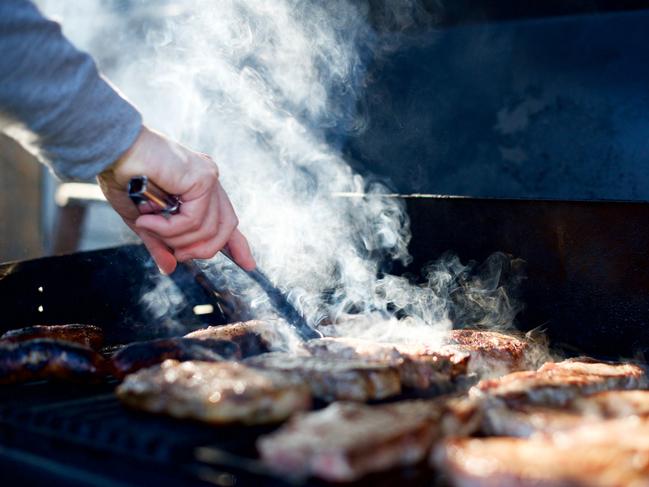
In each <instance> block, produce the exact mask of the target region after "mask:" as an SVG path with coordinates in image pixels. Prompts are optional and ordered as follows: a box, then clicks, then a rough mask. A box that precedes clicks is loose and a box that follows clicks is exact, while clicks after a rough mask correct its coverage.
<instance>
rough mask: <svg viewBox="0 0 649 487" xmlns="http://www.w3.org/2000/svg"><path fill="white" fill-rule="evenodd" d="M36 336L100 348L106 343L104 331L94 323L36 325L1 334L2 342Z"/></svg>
mask: <svg viewBox="0 0 649 487" xmlns="http://www.w3.org/2000/svg"><path fill="white" fill-rule="evenodd" d="M35 338H51V339H53V340H62V341H66V342H74V343H78V344H80V345H84V346H86V347H90V348H92V349H94V350H99V349H100V348H101V346H102V345H103V343H104V332H103V331H102V329H101V328H99V327H98V326H93V325H51V326H48V325H35V326H28V327H26V328H18V329H16V330H9V331H8V332H6V333H5V334H3V335H2V336H0V342H11V343H17V342H24V341H27V340H34V339H35Z"/></svg>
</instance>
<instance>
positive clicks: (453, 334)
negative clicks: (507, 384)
mask: <svg viewBox="0 0 649 487" xmlns="http://www.w3.org/2000/svg"><path fill="white" fill-rule="evenodd" d="M456 349H459V350H461V351H464V352H466V353H469V354H470V355H471V359H470V362H469V371H470V372H475V373H478V374H479V375H481V376H489V377H494V376H497V375H503V374H506V373H509V372H514V371H518V370H525V369H528V368H530V367H531V366H532V364H531V359H530V356H529V355H530V353H531V351H532V345H531V343H530V342H528V341H526V340H523V339H520V338H517V337H515V336H511V335H505V334H503V333H498V332H495V331H483V330H451V331H450V333H449V335H448V345H446V346H445V347H443V348H442V350H443V351H447V352H448V351H452V350H456Z"/></svg>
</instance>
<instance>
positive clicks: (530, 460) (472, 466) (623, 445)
mask: <svg viewBox="0 0 649 487" xmlns="http://www.w3.org/2000/svg"><path fill="white" fill-rule="evenodd" d="M647 438H649V425H648V424H647V422H646V421H645V420H640V419H639V418H628V419H625V420H610V421H602V422H599V423H596V424H592V425H591V424H589V425H585V426H583V427H580V428H578V429H576V430H573V431H571V432H570V434H560V435H557V436H556V437H555V438H552V437H547V438H535V439H531V440H524V439H520V438H487V439H450V440H447V441H445V442H444V443H443V444H442V445H440V447H438V448H437V449H436V451H435V454H434V455H433V456H432V458H431V461H432V463H434V464H435V465H436V466H437V467H438V468H440V469H441V470H443V471H444V472H445V473H446V474H447V476H448V477H449V478H450V479H451V481H452V483H453V485H461V486H469V485H470V486H489V487H491V486H493V487H496V486H501V485H508V486H514V485H516V486H523V487H526V486H530V487H531V486H535V487H538V486H540V485H542V486H544V487H554V486H556V487H559V486H568V485H569V486H577V487H581V486H583V487H586V486H598V487H622V486H637V487H640V486H647V485H649V480H648V478H649V441H648V440H647Z"/></svg>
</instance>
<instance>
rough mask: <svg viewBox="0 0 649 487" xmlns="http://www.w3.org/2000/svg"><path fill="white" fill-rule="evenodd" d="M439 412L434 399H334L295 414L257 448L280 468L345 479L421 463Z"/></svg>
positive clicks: (337, 479)
mask: <svg viewBox="0 0 649 487" xmlns="http://www.w3.org/2000/svg"><path fill="white" fill-rule="evenodd" d="M440 413H441V411H440V409H439V407H438V405H437V404H436V403H434V402H431V401H403V402H398V403H393V404H387V405H381V406H367V405H364V404H358V403H346V402H336V403H333V404H331V405H330V406H328V407H327V408H325V409H322V410H320V411H316V412H311V413H306V414H302V415H298V416H296V417H294V418H293V419H291V420H290V421H289V422H288V423H287V424H286V425H284V426H282V427H281V428H280V429H279V430H278V431H276V432H274V433H272V434H270V435H268V436H265V437H262V438H260V439H259V440H258V442H257V447H258V449H259V452H260V454H261V457H262V460H263V461H264V463H266V464H267V465H268V466H269V467H270V468H272V469H275V470H277V471H278V472H280V473H284V474H293V475H302V476H306V475H313V476H315V477H320V478H322V479H325V480H328V481H333V482H346V481H351V480H355V479H358V478H359V477H361V476H363V475H364V474H366V473H369V472H376V471H381V470H387V469H390V468H393V467H397V466H404V465H412V464H415V463H417V462H419V461H420V460H421V459H422V458H424V457H425V455H426V453H427V452H428V451H429V449H430V446H431V445H432V443H433V441H434V440H435V438H436V436H437V434H438V427H437V422H438V418H439V415H440Z"/></svg>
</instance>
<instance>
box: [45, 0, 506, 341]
mask: <svg viewBox="0 0 649 487" xmlns="http://www.w3.org/2000/svg"><path fill="white" fill-rule="evenodd" d="M38 3H39V4H40V6H41V7H42V8H43V9H44V10H45V12H46V13H48V14H50V15H55V16H58V17H60V18H61V20H62V23H63V27H64V31H65V33H66V34H67V35H68V36H70V37H71V38H72V39H73V41H75V42H77V43H78V44H79V45H80V47H82V48H85V49H87V50H89V51H90V52H91V53H92V54H93V55H94V56H95V57H96V58H97V59H98V60H99V63H100V66H101V67H102V69H103V70H104V71H105V72H106V73H107V75H108V77H109V78H110V79H111V80H112V81H113V82H114V83H115V84H116V85H117V86H118V87H119V88H120V90H122V91H123V92H124V93H125V94H126V96H127V97H128V98H129V99H130V100H132V101H133V102H134V104H135V105H136V106H138V107H139V109H140V110H141V111H142V113H143V115H144V118H145V122H146V123H147V124H148V125H150V126H152V127H154V128H156V129H159V130H161V131H163V132H165V133H167V134H168V135H170V136H171V137H173V138H174V139H177V140H179V141H181V142H183V143H185V144H186V145H188V146H190V147H192V148H194V149H196V150H199V151H202V152H205V153H208V154H210V155H212V156H213V158H214V159H215V161H216V162H217V164H218V165H219V167H220V172H221V174H222V183H223V185H224V187H225V189H226V190H227V191H228V193H229V195H230V196H231V199H232V201H233V204H234V206H235V208H236V210H237V212H238V215H239V219H240V221H241V230H242V231H243V233H244V234H245V235H246V236H247V237H248V238H249V240H250V243H251V246H252V248H253V251H254V253H255V256H256V258H257V261H258V263H259V266H260V268H261V269H263V270H264V272H266V273H267V274H268V275H269V276H271V278H272V280H273V281H274V282H275V283H277V284H278V285H279V286H280V287H281V288H282V289H284V290H285V291H286V292H288V293H289V295H290V297H291V298H292V300H293V301H294V302H295V303H296V305H297V306H298V307H299V308H300V310H302V312H303V313H304V314H305V315H306V316H307V318H308V320H309V321H310V322H311V323H312V324H314V325H316V324H319V323H322V324H323V325H324V324H325V323H327V322H329V323H331V322H332V321H333V322H335V321H340V318H341V317H344V316H347V315H348V314H350V313H352V314H361V315H365V316H367V317H371V320H370V321H371V322H372V323H373V324H370V325H367V326H370V327H373V328H374V333H381V334H383V335H384V336H385V335H386V333H387V334H390V333H395V331H394V330H395V329H397V328H398V329H399V333H406V330H420V329H422V327H423V328H425V329H426V330H429V331H430V330H434V331H435V332H437V333H439V331H443V330H446V329H448V328H450V324H451V319H453V318H455V319H457V320H460V321H463V322H466V323H468V322H469V321H471V323H475V324H487V323H490V322H494V323H498V324H504V323H506V322H507V323H511V320H512V319H513V316H514V314H515V311H516V309H517V308H516V306H515V305H514V304H512V303H511V302H509V301H508V298H507V296H506V295H505V294H504V292H503V291H504V288H502V286H498V282H499V277H500V274H499V272H500V271H499V270H496V272H495V274H493V275H492V276H491V277H487V276H485V275H482V274H481V275H480V276H481V277H478V278H470V277H469V274H470V272H468V271H467V270H466V268H464V267H463V266H462V265H461V264H460V263H459V261H458V260H453V259H448V258H447V259H446V260H445V261H443V262H440V263H438V264H436V265H435V266H432V267H430V268H429V275H428V279H427V283H426V285H424V286H421V285H414V284H413V283H411V282H409V281H408V280H407V279H405V278H401V277H396V276H390V275H383V276H381V275H380V274H379V268H380V264H381V262H384V261H385V260H395V261H400V262H402V263H407V262H408V260H409V255H408V251H407V245H408V242H409V238H410V232H409V225H408V217H407V215H406V213H405V208H404V206H403V203H402V202H401V201H400V200H398V199H396V198H382V197H380V196H381V195H382V194H385V193H386V192H387V190H386V188H385V187H383V186H381V185H379V184H373V183H368V182H367V181H366V180H364V179H363V178H362V177H361V176H360V175H358V174H355V173H354V172H353V171H352V170H351V169H350V167H349V165H348V164H347V163H346V162H345V161H344V159H343V158H342V155H341V153H340V146H341V143H342V141H343V140H344V137H346V136H349V135H353V134H355V133H358V132H361V131H362V130H363V129H364V127H365V126H366V123H367V120H366V119H365V116H366V115H365V114H364V113H363V111H362V110H359V109H358V106H359V104H358V100H359V99H360V95H361V94H362V92H363V88H364V83H365V75H366V72H365V66H366V65H367V64H368V62H369V61H370V60H371V59H376V58H377V57H380V56H382V55H383V54H384V53H386V52H389V51H394V50H395V49H397V48H398V45H397V44H395V43H394V39H395V38H398V39H403V38H404V37H405V36H407V35H408V32H409V30H410V29H412V28H415V27H417V26H421V25H429V24H430V23H431V22H432V21H433V20H434V19H433V18H432V17H431V16H430V13H429V12H428V11H427V10H426V9H424V8H423V7H422V4H421V3H420V2H416V1H384V2H363V1H358V2H352V1H346V0H328V1H326V2H319V1H315V0H314V1H298V0H245V1H244V0H220V1H213V0H192V1H183V2H175V3H172V2H159V1H156V2H153V1H132V2H124V1H100V0H92V1H90V0H88V1H85V2H82V4H79V3H78V2H75V3H74V6H72V5H71V4H69V3H66V2H54V1H49V0H42V1H40V2H38ZM370 3H371V4H372V5H373V8H370ZM378 3H380V6H378V7H377V4H378ZM377 12H378V14H377ZM386 30H387V31H389V32H390V33H391V34H393V35H392V36H391V39H392V41H391V42H386V40H385V37H384V36H382V35H381V31H386ZM395 35H396V37H395ZM340 193H354V194H362V195H363V196H362V197H339V196H338V197H337V196H334V195H335V194H340ZM377 196H378V197H377ZM489 265H490V264H488V267H489ZM491 270H493V269H491ZM208 271H209V272H210V274H211V275H212V277H213V278H214V279H215V280H217V281H218V282H220V283H221V284H222V285H224V286H227V287H228V288H229V289H231V290H232V292H233V293H236V294H237V295H238V296H241V297H243V298H245V299H246V301H247V302H248V304H249V306H250V307H251V308H252V309H253V311H254V312H255V314H256V315H257V316H266V315H270V314H271V310H270V309H269V307H268V302H267V300H266V299H265V297H264V296H263V295H262V294H261V293H260V292H259V291H258V290H257V289H256V288H255V287H254V286H253V285H252V283H251V281H250V280H249V279H248V278H247V277H246V276H245V275H243V274H242V273H241V272H240V271H239V270H238V269H236V268H234V267H233V266H232V264H230V263H229V262H227V261H226V260H225V259H223V258H222V257H217V258H215V259H213V261H212V262H211V263H210V266H209V268H208ZM487 274H489V273H487ZM476 279H477V280H476ZM161 286H162V288H163V291H164V293H163V294H164V295H165V296H166V297H165V302H166V303H167V304H166V305H165V306H159V303H158V302H157V301H156V300H157V298H156V293H155V292H150V293H148V294H147V295H146V296H145V301H146V304H147V305H148V306H149V307H150V308H152V309H156V310H158V311H160V312H162V313H164V314H168V313H169V312H171V311H172V309H173V306H174V305H175V304H177V303H176V301H175V300H174V299H173V298H170V297H169V287H168V282H167V281H166V278H161ZM463 289H464V291H462V290H463ZM476 289H480V291H476ZM467 290H468V291H467ZM403 317H408V320H409V321H408V320H406V321H404V320H399V318H403ZM469 318H470V320H469ZM377 322H380V323H382V325H381V326H380V327H379V325H377V324H376V323H377ZM366 324H367V322H366ZM397 325H398V326H397ZM379 329H380V330H382V331H378V330H379ZM406 334H409V333H406ZM414 335H416V333H415V332H413V336H414Z"/></svg>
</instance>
